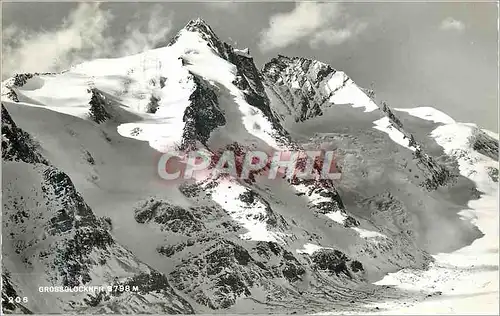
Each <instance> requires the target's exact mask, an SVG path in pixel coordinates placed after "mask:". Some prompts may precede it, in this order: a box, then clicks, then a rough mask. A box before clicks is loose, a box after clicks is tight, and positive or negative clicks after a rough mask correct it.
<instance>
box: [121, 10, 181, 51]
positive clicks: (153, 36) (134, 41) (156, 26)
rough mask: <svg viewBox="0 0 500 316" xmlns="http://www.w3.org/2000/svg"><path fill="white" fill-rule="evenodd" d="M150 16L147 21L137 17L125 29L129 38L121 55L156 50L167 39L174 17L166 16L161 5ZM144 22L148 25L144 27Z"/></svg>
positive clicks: (123, 44) (124, 43)
mask: <svg viewBox="0 0 500 316" xmlns="http://www.w3.org/2000/svg"><path fill="white" fill-rule="evenodd" d="M148 15H149V16H148V17H146V18H145V19H143V18H142V17H140V15H136V19H135V20H134V21H132V22H131V23H129V24H128V25H127V26H126V27H125V31H126V33H127V34H128V37H127V38H126V39H125V40H124V41H123V43H122V44H121V45H120V48H119V50H118V53H119V55H131V54H135V53H138V52H142V51H145V50H148V49H151V48H154V47H155V46H156V45H157V44H158V43H160V42H163V41H164V40H165V39H166V38H167V35H168V34H169V33H170V31H171V30H172V19H173V17H172V15H166V13H165V12H163V6H161V5H159V4H157V5H155V6H154V7H153V8H152V9H151V11H149V12H148ZM144 21H148V23H147V25H143V24H144Z"/></svg>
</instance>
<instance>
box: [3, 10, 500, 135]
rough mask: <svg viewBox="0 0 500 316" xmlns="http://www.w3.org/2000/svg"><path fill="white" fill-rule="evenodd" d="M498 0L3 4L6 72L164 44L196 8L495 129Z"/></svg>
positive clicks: (407, 103)
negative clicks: (473, 0)
mask: <svg viewBox="0 0 500 316" xmlns="http://www.w3.org/2000/svg"><path fill="white" fill-rule="evenodd" d="M497 14H498V7H497V5H496V3H494V2H491V3H485V2H483V3H424V2H412V3H375V2H372V3H332V2H330V3H316V2H302V3H292V2H289V3H283V2H281V3H279V2H273V3H258V2H252V3H250V2H245V3H242V2H240V3H222V2H213V3H205V4H202V3H103V4H101V5H97V4H76V3H5V2H4V3H3V9H2V35H3V38H2V44H3V46H2V74H3V75H7V74H12V73H13V72H20V71H39V72H41V71H57V70H62V69H64V68H66V67H68V66H69V65H71V64H73V63H78V62H81V61H84V60H87V59H92V58H98V57H113V56H120V55H126V54H132V53H136V52H140V51H143V50H146V49H149V48H151V47H155V46H158V45H162V44H165V43H167V42H168V41H169V39H170V38H171V37H172V36H173V35H175V33H176V31H177V30H178V29H180V28H182V27H183V26H184V25H185V24H186V23H187V22H188V21H189V20H190V19H193V18H197V17H202V18H203V19H205V20H206V21H207V22H208V23H209V24H210V25H211V26H212V28H213V29H214V30H215V32H216V33H217V34H218V36H219V37H220V38H221V39H222V40H224V41H227V42H229V43H231V44H233V45H235V46H238V47H240V48H244V47H249V48H250V51H251V54H252V55H253V56H254V57H255V61H256V63H257V65H258V67H261V66H262V65H263V64H264V63H265V62H266V61H268V60H269V59H270V58H272V57H274V56H276V55H277V54H278V53H279V54H282V55H288V56H305V57H311V58H315V59H318V60H321V61H324V62H326V63H329V64H330V65H332V67H333V68H335V69H339V70H343V71H345V72H346V73H347V74H348V75H349V76H350V77H352V78H353V80H354V81H355V82H357V83H358V84H359V85H361V86H364V87H370V86H372V85H373V87H374V89H375V90H376V93H377V99H378V100H386V101H387V102H388V103H389V105H391V106H392V107H415V106H434V107H436V108H438V109H441V110H444V111H445V112H447V113H449V114H451V115H452V116H453V117H454V118H456V119H457V120H459V121H466V122H475V123H478V124H480V125H481V126H483V127H486V128H488V129H491V130H494V131H498V113H497V112H498V111H497V110H498V77H497V75H498V60H497V59H498V31H497V20H498V16H497Z"/></svg>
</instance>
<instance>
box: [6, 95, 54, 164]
mask: <svg viewBox="0 0 500 316" xmlns="http://www.w3.org/2000/svg"><path fill="white" fill-rule="evenodd" d="M2 159H3V160H9V161H23V162H26V163H43V164H48V162H47V160H46V159H45V158H43V157H42V155H41V154H40V153H39V152H38V150H37V144H36V143H35V142H34V141H33V139H32V138H31V137H30V135H29V134H28V133H26V132H25V131H23V130H22V129H20V128H18V127H17V126H16V123H14V121H13V120H12V118H11V117H10V114H9V112H7V109H6V108H5V107H4V105H3V104H2Z"/></svg>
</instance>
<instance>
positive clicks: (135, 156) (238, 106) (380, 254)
mask: <svg viewBox="0 0 500 316" xmlns="http://www.w3.org/2000/svg"><path fill="white" fill-rule="evenodd" d="M497 140H498V135H495V134H493V133H491V132H488V131H485V130H482V129H480V128H479V127H477V126H474V125H470V124H462V123H458V122H455V121H454V120H453V119H452V118H450V117H449V116H447V115H446V114H444V113H441V112H439V111H437V110H435V109H432V108H416V109H406V110H405V109H397V110H396V109H392V108H391V107H390V106H389V105H387V104H385V103H382V104H378V103H377V102H376V100H375V96H374V93H373V92H372V91H368V90H365V89H363V88H361V87H359V86H358V85H356V84H355V83H354V81H353V80H352V79H351V78H349V77H348V76H347V74H345V73H344V72H342V71H340V70H336V69H334V68H333V67H332V66H330V65H327V64H325V63H323V62H320V61H317V60H312V59H306V58H302V57H286V56H283V55H279V56H277V57H276V58H273V59H272V60H271V61H269V63H267V64H265V66H264V67H263V69H262V70H259V69H257V67H256V66H255V64H254V61H253V59H252V57H251V56H250V54H249V51H248V50H240V49H237V48H234V47H232V46H231V45H229V44H227V43H224V42H223V41H221V40H220V39H219V38H218V37H217V35H216V34H215V33H214V31H213V30H212V29H211V27H210V26H209V25H208V24H206V22H204V21H203V20H201V19H197V20H192V21H190V22H189V23H188V24H187V25H186V26H185V27H184V28H183V29H181V30H180V31H179V32H178V33H177V35H176V36H175V37H174V38H173V39H172V40H171V42H170V43H169V44H168V45H167V46H165V47H161V48H157V49H153V50H149V51H146V52H143V53H140V54H136V55H132V56H126V57H121V58H114V59H98V60H92V61H87V62H84V63H81V64H78V65H74V66H73V67H71V68H70V69H68V70H67V71H65V72H62V73H32V74H17V75H15V76H14V77H12V78H9V79H8V80H6V81H4V82H3V83H2V159H3V170H2V176H3V179H2V183H3V185H2V187H3V191H2V198H3V201H2V202H3V222H2V231H3V232H4V233H3V236H2V238H3V239H2V240H3V261H2V267H3V269H2V271H3V272H2V282H3V287H2V298H3V299H4V302H3V303H2V307H3V310H4V311H7V312H12V313H20V312H33V313H166V314H171V313H182V314H187V313H194V312H195V313H213V312H214V311H215V310H218V311H217V312H220V311H221V310H222V311H223V312H230V313H240V312H243V313H248V312H249V311H250V310H251V311H252V313H269V312H270V313H297V312H299V313H319V312H331V311H332V309H335V310H336V311H340V312H345V311H347V312H353V311H357V312H366V313H367V312H373V311H374V310H375V307H374V305H373V304H379V303H380V302H384V301H390V300H393V299H394V298H395V297H396V298H401V299H402V300H405V302H406V300H408V297H410V299H409V300H410V301H411V302H416V301H421V300H425V299H427V298H428V297H431V298H433V297H435V296H437V295H438V294H436V293H437V292H436V290H433V289H435V287H436V286H437V287H439V285H438V284H439V283H440V282H439V281H437V282H433V283H432V286H429V287H428V288H427V287H424V288H422V289H417V290H415V291H412V292H411V293H410V292H408V291H406V290H401V289H399V288H392V287H386V286H381V285H376V284H373V283H372V282H373V281H374V280H379V279H381V278H382V277H384V275H386V274H387V273H389V272H395V271H397V270H401V269H403V270H402V271H412V272H411V273H413V272H414V271H417V272H418V274H419V275H420V274H423V273H427V272H423V271H424V270H425V269H427V268H429V267H430V269H431V270H429V271H430V272H429V273H431V274H432V275H433V276H436V277H437V278H438V279H437V280H445V279H446V278H447V277H448V276H449V275H457V271H460V275H464V273H465V272H464V270H463V268H462V267H458V265H456V266H454V265H453V264H454V263H453V260H454V258H459V259H460V260H462V259H463V260H467V258H465V257H467V255H464V254H463V253H460V252H454V253H453V254H452V255H451V257H450V258H451V259H450V258H448V257H445V256H443V255H440V256H433V255H432V254H434V253H441V252H449V251H455V250H457V249H460V248H462V247H464V246H465V245H470V251H473V252H474V253H476V252H477V253H480V254H483V252H481V251H483V250H482V249H483V248H481V247H482V246H481V245H482V244H481V242H479V243H478V242H475V243H472V242H473V241H475V240H477V239H478V238H483V239H481V240H483V241H484V240H486V241H488V242H491V243H490V244H488V247H487V250H488V253H491V247H497V246H498V243H496V244H495V243H494V242H495V240H498V236H497V235H495V233H494V230H492V229H491V227H490V226H488V223H491V222H493V221H492V220H491V219H490V220H488V221H482V220H481V221H478V222H477V225H478V226H475V225H474V224H473V223H471V222H470V221H468V220H465V219H464V218H465V216H464V213H459V212H460V211H461V210H463V209H469V211H470V212H476V210H475V209H474V208H476V207H478V206H476V205H479V204H481V203H483V204H481V205H486V204H488V203H490V204H491V201H494V199H495V196H496V195H495V194H496V193H497V191H495V190H498V186H497V183H498V145H497ZM195 150H199V151H203V152H205V153H207V154H208V155H209V156H210V157H216V156H217V155H220V153H221V152H232V153H233V154H234V155H235V156H238V157H239V155H240V154H241V153H242V152H243V153H245V152H249V151H253V150H259V151H263V152H266V153H267V152H278V153H280V152H291V151H301V152H305V151H321V150H323V151H325V150H327V151H331V152H334V153H335V163H336V164H337V166H338V169H339V170H341V172H342V178H341V179H340V180H331V179H326V180H325V179H317V178H313V179H301V178H292V179H290V178H283V179H274V180H272V179H267V178H266V177H263V176H260V175H256V176H255V177H254V178H253V179H252V180H251V181H250V180H249V181H245V180H241V179H236V178H231V177H214V178H211V177H206V178H197V179H196V180H194V179H190V180H180V179H178V180H175V181H166V180H163V179H160V177H159V175H158V173H159V172H160V171H162V168H163V171H164V169H165V168H167V167H168V166H165V165H161V164H160V163H159V161H161V158H159V157H160V156H161V155H162V154H164V153H167V154H171V153H177V154H179V152H183V153H184V152H191V151H195ZM161 157H164V156H161ZM471 200H474V203H479V204H473V203H471V204H469V201H471ZM487 210H488V211H484V212H482V213H479V212H477V213H478V214H482V215H481V216H483V215H484V214H486V215H487V216H490V217H492V218H494V216H497V215H495V214H498V213H497V212H496V210H495V212H496V213H495V212H493V211H491V212H490V211H489V210H490V209H489V208H488V209H487ZM486 215H484V216H486ZM485 223H486V224H485ZM478 227H479V228H478ZM492 231H493V233H492ZM496 234H498V232H497V233H496ZM485 238H486V239H485ZM481 240H480V241H481ZM491 245H493V246H491ZM478 247H479V248H478ZM468 249H469V248H468ZM478 249H479V250H478ZM485 249H486V248H485ZM495 249H498V248H495ZM484 254H485V255H486V252H484ZM443 258H446V260H449V261H443V260H445V259H443ZM464 258H465V259H464ZM452 259H453V260H452ZM469 259H470V258H469ZM432 269H434V270H432ZM471 270H474V269H471ZM399 275H400V274H398V276H399ZM405 276H406V275H404V274H403V276H401V277H400V279H398V280H399V281H401V282H403V281H404V280H405ZM415 278H417V276H416V275H414V274H411V275H410V276H408V277H407V278H406V279H410V280H414V279H415ZM422 282H423V281H422ZM417 283H418V282H417ZM391 284H392V283H391ZM418 284H420V283H418ZM468 284H475V283H473V282H472V283H468ZM478 284H479V283H478ZM481 284H482V283H481ZM493 285H495V284H493ZM83 286H86V287H90V286H96V287H98V286H106V287H105V288H99V289H98V290H96V291H94V292H82V291H69V290H68V291H62V290H60V289H68V288H74V287H76V288H78V287H82V289H83ZM108 286H111V290H110V289H109V288H108ZM485 286H486V285H485ZM40 288H41V289H42V290H43V289H47V291H49V292H50V291H51V290H50V289H52V290H53V292H50V293H46V292H44V291H41V290H39V289H40ZM54 289H59V290H58V291H57V293H56V291H55V290H54ZM443 291H445V290H444V289H443ZM450 291H451V290H450ZM11 297H28V298H29V299H28V300H26V299H24V300H21V301H19V300H17V301H16V300H13V301H12V302H11V301H10V298H11ZM377 308H378V306H377Z"/></svg>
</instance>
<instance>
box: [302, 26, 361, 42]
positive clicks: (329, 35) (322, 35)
mask: <svg viewBox="0 0 500 316" xmlns="http://www.w3.org/2000/svg"><path fill="white" fill-rule="evenodd" d="M366 26H367V24H366V23H361V22H359V23H353V24H351V25H350V26H349V27H347V28H342V29H325V30H322V31H320V32H317V33H316V34H314V35H313V37H312V39H311V40H310V41H309V45H310V46H311V47H312V48H317V47H319V45H320V44H321V43H324V44H327V45H339V44H342V43H344V42H345V41H347V40H348V39H350V38H351V37H353V36H356V35H357V34H359V33H361V32H362V31H363V30H364V29H365V28H366Z"/></svg>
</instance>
